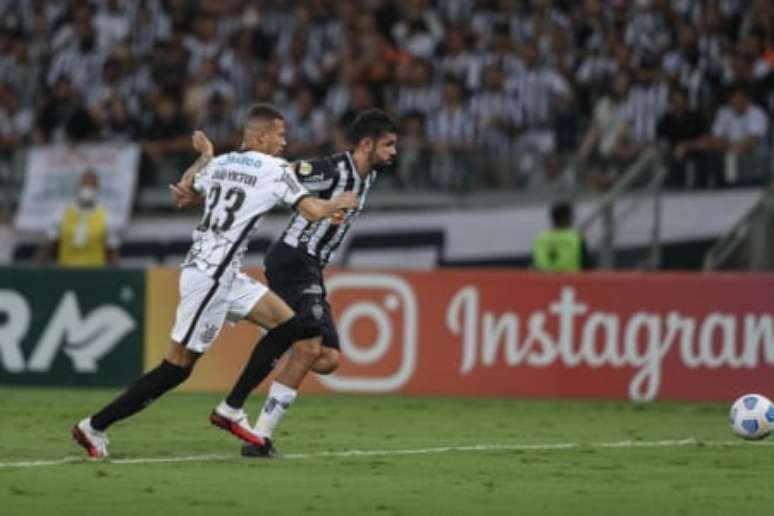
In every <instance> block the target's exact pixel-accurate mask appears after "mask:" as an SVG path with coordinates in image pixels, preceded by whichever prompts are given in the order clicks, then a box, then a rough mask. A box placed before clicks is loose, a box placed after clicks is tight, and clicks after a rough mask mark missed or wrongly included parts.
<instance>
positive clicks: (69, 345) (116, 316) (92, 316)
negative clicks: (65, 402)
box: [0, 290, 137, 373]
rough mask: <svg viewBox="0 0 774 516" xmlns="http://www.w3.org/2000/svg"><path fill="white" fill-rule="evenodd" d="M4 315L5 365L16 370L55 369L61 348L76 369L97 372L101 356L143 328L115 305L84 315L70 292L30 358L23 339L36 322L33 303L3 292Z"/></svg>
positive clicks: (0, 308)
mask: <svg viewBox="0 0 774 516" xmlns="http://www.w3.org/2000/svg"><path fill="white" fill-rule="evenodd" d="M0 313H4V314H5V320H4V321H3V322H2V324H0V365H2V367H3V369H5V370H6V371H8V372H12V373H21V372H24V371H30V372H46V371H49V370H50V369H51V367H52V364H53V362H54V360H55V358H56V357H57V355H58V353H59V352H60V351H61V352H62V353H63V354H64V355H66V356H67V357H68V358H69V359H70V361H71V362H72V367H73V370H75V371H76V372H80V373H93V372H96V371H97V370H98V362H99V361H100V359H102V358H103V357H105V356H106V355H108V354H109V353H110V352H111V351H113V349H114V348H115V347H116V346H117V345H118V344H119V343H120V342H121V340H122V339H123V338H124V337H125V336H126V335H127V334H128V333H129V332H131V331H132V330H133V329H134V328H135V327H136V326H137V324H136V322H135V320H134V319H133V318H132V316H131V315H129V313H127V311H126V310H124V309H123V308H122V307H120V306H117V305H113V304H102V305H99V306H97V307H95V308H94V309H93V310H91V311H90V312H89V313H83V311H82V310H81V307H80V304H79V302H78V296H77V295H76V294H75V292H73V291H71V290H68V291H66V292H65V293H64V295H63V296H62V298H61V300H60V301H59V304H58V305H57V307H56V309H55V310H54V312H53V314H52V315H51V318H50V319H49V320H48V323H47V324H46V326H45V328H44V329H43V331H42V333H41V335H40V337H39V339H38V342H37V344H36V345H35V347H34V348H33V349H32V353H31V354H30V356H29V358H28V359H27V360H25V358H24V355H23V353H22V342H23V341H24V339H25V338H26V337H27V334H28V332H29V330H30V325H31V324H30V323H31V322H32V308H31V307H30V304H29V303H28V301H27V299H26V298H25V297H24V296H23V295H22V294H20V293H19V292H16V291H14V290H0Z"/></svg>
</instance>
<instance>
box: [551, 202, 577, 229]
mask: <svg viewBox="0 0 774 516" xmlns="http://www.w3.org/2000/svg"><path fill="white" fill-rule="evenodd" d="M551 223H552V224H553V225H554V227H565V226H569V225H570V224H572V205H571V204H570V203H568V202H558V203H556V204H554V205H552V206H551Z"/></svg>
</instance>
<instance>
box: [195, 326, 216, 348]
mask: <svg viewBox="0 0 774 516" xmlns="http://www.w3.org/2000/svg"><path fill="white" fill-rule="evenodd" d="M216 333H218V327H217V326H215V325H214V324H208V325H206V326H205V327H204V329H203V330H202V332H201V333H200V334H199V340H200V341H202V342H204V343H205V344H206V343H209V342H212V339H214V338H215V334H216Z"/></svg>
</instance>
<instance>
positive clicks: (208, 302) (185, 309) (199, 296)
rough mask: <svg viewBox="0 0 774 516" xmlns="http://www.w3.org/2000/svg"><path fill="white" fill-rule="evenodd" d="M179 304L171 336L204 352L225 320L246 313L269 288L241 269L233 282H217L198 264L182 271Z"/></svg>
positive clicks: (230, 319)
mask: <svg viewBox="0 0 774 516" xmlns="http://www.w3.org/2000/svg"><path fill="white" fill-rule="evenodd" d="M179 286H180V304H179V305H177V316H176V318H175V325H174V326H173V327H172V340H173V341H175V342H177V343H179V344H182V345H183V346H185V347H186V348H188V349H190V350H191V351H195V352H196V353H204V352H205V351H207V349H208V348H209V347H210V345H211V344H212V343H213V342H214V341H215V339H216V338H217V336H218V334H219V333H220V330H221V328H223V324H224V323H225V322H226V321H227V320H228V321H230V322H236V321H239V320H241V319H244V318H245V317H247V315H248V314H249V313H250V310H252V309H253V307H254V306H255V305H256V303H258V301H259V300H260V299H261V298H262V297H263V296H264V295H265V294H266V292H268V291H269V288H268V287H267V286H266V285H264V284H263V283H261V282H259V281H257V280H255V279H253V278H251V277H250V276H248V275H247V274H244V273H242V272H240V273H238V274H236V275H235V276H234V279H233V280H232V281H231V282H227V283H216V282H215V280H214V279H212V278H211V277H210V276H207V275H206V274H203V273H202V272H200V271H199V270H198V269H195V268H185V269H183V270H182V271H181V272H180V282H179Z"/></svg>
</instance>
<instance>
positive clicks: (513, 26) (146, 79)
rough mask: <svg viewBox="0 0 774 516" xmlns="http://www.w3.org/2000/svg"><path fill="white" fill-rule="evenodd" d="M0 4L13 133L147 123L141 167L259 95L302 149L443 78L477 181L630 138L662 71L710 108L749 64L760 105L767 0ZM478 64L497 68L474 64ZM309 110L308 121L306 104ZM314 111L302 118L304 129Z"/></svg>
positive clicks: (1, 62) (769, 78)
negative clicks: (289, 120)
mask: <svg viewBox="0 0 774 516" xmlns="http://www.w3.org/2000/svg"><path fill="white" fill-rule="evenodd" d="M3 5H4V9H3V16H2V18H3V23H4V31H2V32H1V33H0V83H3V84H7V85H10V87H11V88H12V89H13V90H14V91H15V93H16V98H17V101H16V102H18V104H19V106H20V107H19V109H20V110H21V112H25V109H31V110H32V111H33V113H32V119H33V120H34V121H35V123H34V124H32V125H33V127H32V128H31V129H28V130H26V131H25V129H24V128H25V126H24V124H22V125H21V126H20V130H22V131H25V132H24V133H23V134H19V135H16V139H17V140H18V141H19V142H20V143H21V144H24V143H26V142H35V143H46V142H56V141H63V140H64V139H67V138H70V139H73V138H74V139H81V140H83V139H96V138H99V139H108V140H126V139H127V138H133V137H137V135H138V133H141V134H142V137H143V140H144V141H145V142H151V143H150V145H146V146H145V149H146V154H145V160H146V161H145V162H146V163H151V164H154V165H153V166H151V167H150V168H149V169H148V170H157V171H158V170H162V169H163V168H164V167H161V169H159V167H158V163H159V162H158V160H157V159H156V158H159V156H161V155H166V154H168V151H169V152H171V154H170V155H174V154H175V153H176V152H177V151H173V150H171V149H170V148H168V147H169V142H170V141H174V137H173V138H172V139H171V140H170V138H169V134H173V133H174V134H177V133H178V130H175V131H171V130H170V128H171V126H172V125H177V126H179V127H178V129H179V128H180V127H185V128H186V129H187V128H189V127H194V126H201V125H202V124H204V123H207V124H211V125H213V127H216V128H221V129H222V130H223V132H224V133H227V132H228V131H229V128H228V127H227V126H228V125H230V124H231V121H227V120H226V119H229V118H234V120H233V123H234V124H239V123H240V122H241V119H240V117H241V116H242V114H243V113H244V112H245V110H246V109H247V106H250V105H252V104H253V103H254V102H257V101H269V102H272V103H274V104H276V105H277V106H278V107H279V108H280V109H281V110H283V112H284V111H288V110H289V111H290V115H291V116H292V117H295V118H299V117H300V119H302V123H301V128H300V129H299V134H302V133H303V134H306V135H308V134H312V133H316V134H317V135H316V136H314V142H311V143H310V142H301V144H304V145H306V144H309V148H310V149H311V148H319V146H320V145H329V144H330V145H332V146H333V147H335V148H344V147H346V139H345V137H344V134H345V127H346V124H347V123H348V121H349V119H350V116H351V114H352V113H354V112H356V111H357V110H359V109H363V108H364V107H368V106H372V105H377V106H384V107H385V108H386V109H387V110H388V111H389V112H390V113H391V114H392V115H394V116H396V118H403V117H405V118H406V123H407V125H408V127H409V128H411V130H412V131H413V130H415V129H416V128H417V127H418V125H422V124H421V123H420V120H424V121H425V123H424V128H425V130H428V131H429V130H430V129H431V127H432V126H433V124H434V122H433V120H432V119H433V118H437V117H438V115H439V113H440V110H441V89H442V87H443V84H444V83H445V81H446V80H447V78H452V79H454V80H455V81H457V82H458V83H459V85H460V86H461V87H462V92H463V96H464V97H465V98H468V99H469V105H468V106H467V107H466V106H465V103H464V102H463V111H466V112H469V114H468V116H470V117H472V122H470V123H472V125H473V126H474V128H475V134H474V137H473V147H471V148H470V152H469V153H468V157H469V159H471V160H472V161H471V166H475V167H476V171H477V173H476V174H475V178H476V183H477V184H480V185H481V186H490V185H496V186H497V187H500V188H514V187H515V188H523V187H526V188H535V187H540V186H541V184H542V183H544V182H546V181H547V180H551V179H552V178H553V177H556V176H557V172H558V169H559V165H560V164H561V162H562V160H563V159H565V158H566V157H567V156H568V155H569V154H570V153H572V152H575V151H579V158H580V161H581V162H583V161H584V160H585V161H587V162H595V161H596V160H597V159H598V158H602V160H603V162H604V161H606V160H607V164H608V165H609V164H610V163H611V162H617V163H618V164H625V163H626V161H627V160H631V159H633V158H635V157H636V156H637V154H638V153H639V152H641V151H642V150H643V149H645V148H647V147H648V146H650V145H653V144H654V143H656V140H657V123H658V121H659V120H661V119H662V118H663V117H664V115H665V114H666V109H667V106H668V96H669V87H670V86H671V85H679V86H680V87H681V88H682V89H684V90H685V91H686V92H687V104H688V112H689V113H691V112H693V111H695V110H698V111H699V113H700V114H701V115H702V116H704V118H705V119H707V120H711V119H713V118H716V114H717V113H716V112H717V106H718V104H719V103H720V100H721V99H720V98H719V97H720V93H721V92H722V90H723V88H724V87H727V86H728V85H730V84H732V83H736V82H738V81H744V82H747V83H749V84H750V87H751V90H750V92H751V96H752V97H751V98H752V101H753V103H754V104H757V105H759V106H760V107H761V108H762V109H764V110H766V111H768V116H770V115H771V113H772V112H774V9H772V8H771V1H770V0H749V1H743V0H713V1H704V0H674V1H669V0H643V1H640V0H637V1H633V0H615V1H606V0H581V1H577V2H570V1H567V0H531V1H529V2H527V1H514V0H444V1H443V2H440V1H437V2H433V1H431V0H401V1H387V0H369V1H367V2H358V1H355V0H341V1H336V2H332V1H330V0H309V1H306V2H295V1H289V0H262V1H261V2H247V1H244V0H233V1H232V0H228V1H219V0H197V1H193V0H104V1H101V2H97V1H94V0H90V1H80V2H76V1H67V2H61V1H55V0H25V1H20V2H5V3H4V4H3ZM494 69H496V70H499V76H500V78H499V79H496V80H495V79H492V78H491V76H493V75H497V72H493V71H491V70H494ZM621 73H626V74H628V75H630V76H631V77H632V84H631V85H630V88H629V91H627V92H626V94H625V103H624V104H621V102H620V100H621V99H618V98H615V99H613V97H611V96H610V93H609V92H608V90H609V89H610V86H611V84H612V83H613V78H614V77H615V76H616V75H617V74H621ZM500 82H501V83H502V86H494V85H493V84H495V83H500ZM306 88H309V89H311V93H312V96H313V99H314V101H313V104H314V106H313V109H312V110H311V111H308V110H307V108H306V107H305V100H301V101H300V108H299V102H298V99H296V98H294V99H292V102H291V101H290V100H289V97H290V96H291V95H295V93H296V92H298V91H299V90H302V89H306ZM170 95H172V96H174V97H176V100H175V101H174V102H175V104H177V105H182V109H181V108H179V107H177V108H175V109H174V111H175V112H176V114H175V115H174V117H173V118H174V119H175V120H176V122H175V123H174V124H170V123H168V122H163V123H162V122H160V121H159V119H160V116H159V113H158V111H159V106H160V104H164V102H162V101H161V99H164V98H167V97H169V96H170ZM304 95H306V94H304ZM215 97H218V98H220V99H222V101H223V102H225V111H226V113H227V115H226V119H221V118H219V117H220V116H221V115H222V111H223V107H222V106H221V105H219V104H218V103H219V102H220V100H218V101H215V104H214V105H211V103H210V102H211V100H212V99H213V98H215ZM605 97H607V100H606V101H604V102H603V101H601V99H603V98H605ZM514 104H516V106H517V109H516V110H515V111H517V112H518V113H514V109H513V106H514ZM622 105H625V109H623V108H621V106H622ZM498 106H502V109H500V108H499V107H498ZM613 106H615V107H614V108H613ZM448 108H449V105H448V103H447V104H446V105H445V106H444V110H445V111H446V112H448ZM597 108H599V109H598V110H597ZM6 110H7V108H6ZM468 110H469V111H468ZM301 111H303V112H304V114H299V113H300V112H301ZM598 111H599V112H598ZM309 113H313V116H312V119H314V120H317V121H318V122H314V123H312V122H309V120H311V119H310V118H309ZM417 113H418V114H420V115H421V117H419V118H417ZM492 113H495V114H494V115H493V114H492ZM611 113H616V115H615V116H611ZM409 115H410V116H409ZM624 115H625V116H624ZM162 118H163V117H162ZM323 119H324V120H325V122H324V124H320V123H319V121H320V120H323ZM623 119H625V124H622V123H621V121H622V120H623ZM470 123H469V125H470ZM586 124H587V125H588V126H589V128H590V129H589V131H588V132H587V133H586V134H587V136H589V138H590V139H589V138H586V139H584V144H583V145H581V146H580V148H579V149H577V148H576V142H577V140H578V136H579V134H578V133H579V130H578V128H579V127H582V126H583V125H586ZM6 125H7V124H6ZM161 126H164V127H165V129H163V130H162V128H161ZM312 126H316V127H318V128H317V129H314V130H311V132H310V127H312ZM321 126H325V128H326V129H325V133H326V136H325V137H322V136H320V135H319V133H322V132H323V131H322V130H321V129H319V127H321ZM622 129H623V130H622ZM218 130H220V129H218ZM186 133H187V130H186ZM149 135H153V136H149ZM591 136H593V137H591ZM672 136H674V135H665V134H661V137H662V138H663V137H666V139H667V140H669V141H671V140H670V138H671V137H672ZM186 137H187V135H186ZM154 140H158V141H160V142H166V143H162V144H160V145H156V144H155V143H153V142H154ZM588 142H591V143H588ZM611 142H614V144H611ZM678 144H679V143H678ZM172 147H174V145H173V146H172ZM157 148H165V150H164V151H158V150H157ZM702 152H704V151H700V154H701V153H702ZM178 154H179V153H178ZM697 156H698V155H696V156H694V155H693V154H692V155H691V156H690V159H688V163H689V164H690V163H695V167H694V166H693V165H691V167H689V168H696V183H697V184H703V179H702V178H704V177H706V176H707V173H708V172H707V171H708V170H709V168H708V167H710V165H706V166H705V165H702V164H701V162H700V161H696V160H697V159H699V158H698V157H697ZM400 159H403V158H399V160H398V163H397V165H398V166H400ZM407 159H408V158H407ZM611 160H612V161H611ZM680 162H682V160H678V161H677V162H675V163H680ZM434 163H438V162H437V161H434ZM433 166H434V167H435V166H436V165H433ZM606 166H607V165H606ZM408 168H409V169H410V168H412V167H408ZM603 168H604V167H603ZM145 170H146V169H145V168H143V174H144V175H147V174H146V173H145ZM433 170H435V171H436V173H440V172H439V171H438V169H437V168H434V169H433ZM441 175H442V176H448V177H449V178H451V177H456V176H458V174H457V172H455V171H451V172H449V173H448V174H446V173H444V174H441ZM710 175H711V174H710ZM162 176H163V174H161V175H158V174H156V173H153V174H150V175H148V176H147V177H145V178H144V179H143V184H144V185H145V186H154V185H158V183H156V181H158V180H160V179H161V177H162ZM679 176H680V174H677V175H673V176H672V178H673V179H674V178H677V177H679ZM611 178H612V176H608V179H609V180H610V179H611ZM524 179H526V180H524ZM714 183H716V182H714ZM714 183H713V184H714ZM398 184H401V185H402V184H406V183H405V181H403V180H398ZM448 186H449V187H452V183H448ZM471 186H476V185H471ZM454 187H455V188H456V187H459V185H456V186H454Z"/></svg>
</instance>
